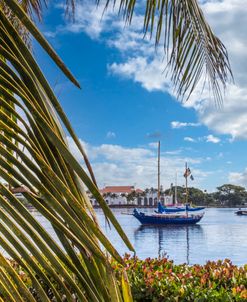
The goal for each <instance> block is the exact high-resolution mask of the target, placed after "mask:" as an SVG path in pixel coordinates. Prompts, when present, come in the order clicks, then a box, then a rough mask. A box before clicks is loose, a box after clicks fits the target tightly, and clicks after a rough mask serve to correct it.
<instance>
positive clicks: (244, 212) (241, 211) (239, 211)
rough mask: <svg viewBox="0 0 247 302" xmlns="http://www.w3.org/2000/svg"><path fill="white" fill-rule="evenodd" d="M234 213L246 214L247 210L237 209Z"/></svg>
mask: <svg viewBox="0 0 247 302" xmlns="http://www.w3.org/2000/svg"><path fill="white" fill-rule="evenodd" d="M235 214H236V215H242V216H247V210H238V211H237V212H235Z"/></svg>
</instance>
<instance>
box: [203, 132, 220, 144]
mask: <svg viewBox="0 0 247 302" xmlns="http://www.w3.org/2000/svg"><path fill="white" fill-rule="evenodd" d="M205 140H206V142H207V143H214V144H218V143H219V142H220V139H219V138H218V137H216V136H214V135H212V134H209V135H208V136H206V137H205Z"/></svg>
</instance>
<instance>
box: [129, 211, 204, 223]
mask: <svg viewBox="0 0 247 302" xmlns="http://www.w3.org/2000/svg"><path fill="white" fill-rule="evenodd" d="M133 216H134V217H135V218H136V219H138V220H139V221H140V223H141V224H144V225H191V224H196V223H197V222H199V221H200V220H201V219H202V217H203V214H202V215H193V216H188V217H186V216H177V217H174V216H162V215H145V214H144V213H141V212H138V211H137V210H135V211H134V213H133Z"/></svg>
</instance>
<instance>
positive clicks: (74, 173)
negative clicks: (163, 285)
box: [0, 0, 133, 302]
mask: <svg viewBox="0 0 247 302" xmlns="http://www.w3.org/2000/svg"><path fill="white" fill-rule="evenodd" d="M4 3H5V7H6V6H8V7H9V9H10V10H11V13H12V15H14V16H15V17H16V18H18V19H19V20H20V21H21V22H22V24H23V25H24V26H25V27H26V29H27V30H28V31H29V32H30V33H32V34H33V36H34V37H35V38H36V39H37V41H38V42H39V43H40V44H41V46H43V48H44V50H45V51H46V52H47V53H48V54H49V55H50V56H51V57H52V58H53V60H54V61H55V62H56V63H57V65H58V66H59V67H60V68H61V70H62V71H63V72H64V74H65V75H66V76H67V77H68V78H69V79H71V81H72V82H73V83H74V84H76V85H77V81H76V80H75V79H74V77H73V75H72V74H71V73H70V72H69V71H68V69H67V67H66V66H65V65H64V63H63V62H62V61H61V59H60V58H59V57H58V56H57V54H56V53H55V52H54V50H53V49H52V48H51V47H50V45H49V44H48V43H47V41H46V40H45V39H44V37H43V36H42V35H41V34H40V32H39V31H38V29H37V28H36V27H35V25H34V24H33V23H32V21H31V20H30V19H29V18H28V16H27V15H26V13H25V11H24V10H23V9H22V8H21V7H20V5H19V4H18V2H17V1H15V0H9V1H4ZM59 118H60V119H59ZM60 120H61V121H62V123H63V124H61V123H60ZM64 129H66V130H67V131H68V133H70V135H71V137H72V138H73V140H74V142H75V143H76V144H77V145H78V147H79V148H80V150H81V153H82V159H83V158H85V156H86V155H85V154H84V150H83V149H82V147H81V145H80V143H79V140H78V138H77V137H76V135H75V133H74V132H73V129H72V127H71V125H70V123H69V121H68V119H67V117H66V115H65V114H64V112H63V110H62V108H61V106H60V104H59V101H58V100H57V98H56V97H55V95H54V93H53V91H52V89H51V88H50V86H49V84H48V82H47V80H46V79H45V77H44V75H43V73H42V72H41V70H40V68H39V66H38V65H37V63H36V61H35V59H34V57H33V55H32V53H31V52H30V50H29V49H28V47H27V46H26V45H25V42H24V41H23V39H22V38H21V37H20V34H19V32H18V31H17V29H16V28H15V26H14V25H13V23H12V21H11V20H10V19H9V18H8V17H7V16H6V15H5V9H3V6H0V176H1V178H3V179H4V180H5V181H6V182H7V183H8V184H9V186H10V188H7V187H5V186H4V185H3V184H0V246H1V247H2V248H3V249H4V250H5V252H6V253H8V255H9V256H10V257H11V258H13V259H14V260H15V261H16V262H17V263H18V264H19V265H20V266H21V267H22V268H23V269H25V270H26V271H27V272H28V274H29V276H30V279H31V281H32V288H33V289H34V290H35V295H36V296H37V298H38V299H39V300H40V301H50V296H52V297H54V298H55V299H56V301H63V299H64V297H66V299H67V301H71V302H73V301H75V299H78V300H79V301H123V300H126V298H125V296H126V294H124V296H123V295H122V293H121V290H120V288H119V285H118V283H117V280H116V277H115V275H114V273H113V271H112V269H111V267H110V262H109V257H108V255H111V257H113V258H115V259H116V260H117V261H118V262H120V263H122V258H121V256H120V255H119V253H118V252H117V251H116V250H115V248H114V247H113V246H112V244H111V242H110V241H109V240H108V239H107V238H106V236H105V235H104V234H103V233H102V231H101V229H100V227H99V225H98V223H97V220H96V218H95V213H94V210H93V208H92V206H91V203H90V200H89V198H88V197H87V195H86V194H85V187H87V189H89V190H90V191H91V193H92V194H93V196H94V197H95V198H96V200H97V201H98V203H99V204H100V205H101V207H102V209H103V211H104V213H105V216H106V217H107V218H108V219H109V221H110V222H111V223H112V224H113V226H114V227H115V228H116V230H117V231H118V233H119V235H120V236H121V237H122V239H123V240H124V242H125V243H126V245H127V247H128V248H129V249H130V250H133V247H132V245H131V243H130V242H129V240H128V238H127V237H126V235H125V233H124V232H123V230H122V228H121V226H120V225H119V223H118V222H117V220H116V218H115V217H114V215H113V214H112V212H111V211H110V209H109V208H108V206H107V204H106V203H105V201H104V199H103V197H102V196H101V194H100V193H99V191H98V188H97V185H96V181H95V180H94V178H93V177H92V174H91V175H90V173H89V175H88V173H87V172H86V171H85V170H84V169H83V168H82V166H81V165H80V164H79V163H78V162H77V160H76V159H75V158H74V156H73V155H72V154H71V152H70V149H69V146H68V143H67V141H66V136H65V134H64ZM91 173H92V172H91ZM21 185H25V186H26V187H27V188H28V190H27V191H26V192H25V193H23V195H24V197H25V198H26V200H27V201H28V202H29V203H30V204H31V205H32V206H33V207H34V208H35V209H36V210H37V211H38V212H39V213H40V214H41V215H42V216H43V217H45V218H46V219H47V220H48V221H49V222H50V223H51V225H52V227H53V229H54V231H55V233H56V234H57V237H58V241H59V244H58V243H57V241H56V240H54V238H53V237H52V236H51V235H50V234H49V233H47V231H46V230H45V229H44V228H43V227H42V226H41V225H40V224H39V222H38V221H37V220H36V219H35V218H34V217H33V216H32V214H31V213H30V212H29V211H28V210H27V209H26V208H25V207H24V206H23V204H22V203H21V202H20V201H19V200H18V199H17V198H16V197H15V196H14V195H13V193H12V191H11V188H15V187H19V186H21ZM0 264H1V266H0V280H1V281H0V299H3V300H5V301H23V300H27V301H33V300H35V299H36V298H35V299H33V297H34V296H33V297H31V296H30V292H29V291H28V290H27V289H26V288H25V286H24V285H23V284H22V283H21V281H20V280H19V279H20V278H19V276H18V275H16V274H15V272H13V269H12V268H11V266H10V265H9V263H8V262H7V261H6V260H5V259H4V257H3V256H2V255H1V254H0ZM122 264H123V263H122ZM125 287H126V284H125ZM47 289H48V290H47ZM125 293H126V291H125ZM129 295H130V294H128V295H127V296H129ZM112 297H115V298H116V299H115V298H112Z"/></svg>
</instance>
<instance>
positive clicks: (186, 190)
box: [185, 162, 188, 204]
mask: <svg viewBox="0 0 247 302" xmlns="http://www.w3.org/2000/svg"><path fill="white" fill-rule="evenodd" d="M187 169H188V165H187V162H186V163H185V204H187V203H188V175H187Z"/></svg>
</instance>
